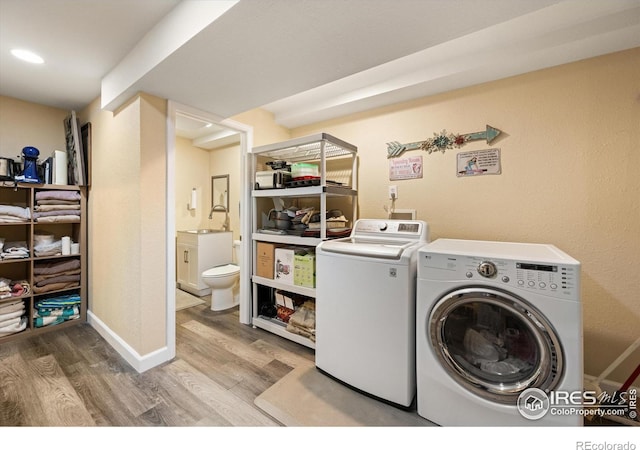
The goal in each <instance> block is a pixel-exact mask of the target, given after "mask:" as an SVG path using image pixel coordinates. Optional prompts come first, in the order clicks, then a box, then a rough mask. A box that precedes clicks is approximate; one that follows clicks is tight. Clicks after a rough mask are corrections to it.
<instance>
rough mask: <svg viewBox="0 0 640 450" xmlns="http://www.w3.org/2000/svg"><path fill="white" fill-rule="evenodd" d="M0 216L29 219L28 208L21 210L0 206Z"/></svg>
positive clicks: (10, 206) (18, 207)
mask: <svg viewBox="0 0 640 450" xmlns="http://www.w3.org/2000/svg"><path fill="white" fill-rule="evenodd" d="M0 214H2V215H3V216H12V217H17V218H19V219H22V220H29V219H31V212H30V210H29V208H22V207H20V206H12V205H0Z"/></svg>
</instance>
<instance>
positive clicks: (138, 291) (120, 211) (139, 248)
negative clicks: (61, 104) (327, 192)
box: [82, 96, 167, 356]
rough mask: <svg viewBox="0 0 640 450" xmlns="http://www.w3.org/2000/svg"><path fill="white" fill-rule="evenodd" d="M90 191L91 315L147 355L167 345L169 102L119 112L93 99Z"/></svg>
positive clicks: (149, 100) (87, 115) (140, 101)
mask: <svg viewBox="0 0 640 450" xmlns="http://www.w3.org/2000/svg"><path fill="white" fill-rule="evenodd" d="M82 118H83V121H89V122H91V123H92V132H93V140H92V155H91V156H92V184H91V189H90V191H89V208H88V212H89V248H90V252H89V256H90V258H89V299H90V309H91V311H92V313H93V314H94V315H95V316H96V317H97V318H98V319H100V320H101V321H102V322H103V323H104V324H105V325H106V326H108V327H109V328H110V329H111V330H112V331H113V332H114V333H115V334H117V335H118V336H119V337H120V338H121V339H123V340H124V341H125V342H126V343H127V344H128V345H129V346H131V347H132V348H133V349H134V350H135V351H136V352H137V353H138V354H140V355H142V356H144V355H146V354H148V353H150V352H153V351H155V350H158V349H159V348H162V347H164V345H165V344H166V336H165V334H166V333H165V329H166V293H165V286H166V258H167V255H166V244H165V243H166V238H165V234H166V231H165V227H166V206H165V203H166V189H165V185H166V181H165V180H166V143H165V141H166V137H165V135H166V133H165V128H166V125H165V123H166V122H165V121H166V102H165V101H164V100H159V99H156V98H153V97H150V96H142V97H136V98H135V99H133V100H132V101H131V102H130V103H128V104H127V105H125V106H124V107H123V108H121V109H120V110H119V111H118V112H117V113H115V114H112V113H111V112H108V111H101V110H100V101H99V99H98V100H95V101H94V102H92V103H91V105H90V106H89V107H88V108H87V109H86V110H85V111H83V113H82Z"/></svg>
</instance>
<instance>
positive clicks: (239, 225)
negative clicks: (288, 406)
mask: <svg viewBox="0 0 640 450" xmlns="http://www.w3.org/2000/svg"><path fill="white" fill-rule="evenodd" d="M252 145H253V128H252V127H251V126H248V125H245V124H242V123H240V122H236V121H233V120H230V119H223V118H221V117H219V116H217V115H215V114H213V113H209V112H206V111H202V110H198V109H195V108H192V107H189V106H186V105H182V104H179V103H176V102H173V101H169V103H168V110H167V204H166V208H167V242H166V246H167V286H166V292H167V305H166V306H167V333H166V334H167V348H168V350H169V351H170V353H171V357H172V358H173V357H175V338H176V288H177V277H176V275H177V271H178V267H177V258H176V249H177V246H176V236H177V234H178V231H183V230H194V231H198V230H201V231H214V232H215V231H218V230H222V229H225V231H231V232H232V234H233V240H239V241H240V242H241V244H240V246H239V248H236V252H237V255H236V256H237V258H238V260H239V262H240V277H239V289H238V291H239V292H238V297H239V308H240V314H239V316H240V322H241V323H245V324H250V323H251V299H250V276H249V275H250V270H249V267H250V259H249V258H250V257H251V253H250V249H249V246H248V245H246V244H245V243H246V242H251V240H250V239H249V234H247V233H250V231H251V225H250V220H249V218H250V214H251V211H250V206H249V202H246V201H244V199H245V198H246V195H247V192H248V190H247V189H248V188H247V187H248V186H249V184H248V179H249V178H248V175H247V170H248V168H247V164H246V160H247V154H248V153H249V151H250V149H251V147H252ZM222 176H226V177H227V178H226V179H227V180H228V188H227V189H226V192H217V191H216V190H215V189H219V184H220V183H219V181H218V184H216V185H215V186H214V184H213V183H214V180H219V179H220V177H222ZM214 197H215V198H214ZM218 197H219V198H222V199H224V202H225V204H226V208H225V209H224V211H223V210H222V208H220V205H217V204H216V203H215V202H216V201H217V200H219V199H218ZM243 236H244V237H245V238H244V239H243ZM196 273H197V272H196Z"/></svg>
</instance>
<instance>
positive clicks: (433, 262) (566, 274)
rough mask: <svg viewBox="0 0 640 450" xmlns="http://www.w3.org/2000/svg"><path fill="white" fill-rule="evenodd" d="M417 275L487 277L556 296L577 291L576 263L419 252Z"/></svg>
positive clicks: (472, 278) (511, 285) (506, 284)
mask: <svg viewBox="0 0 640 450" xmlns="http://www.w3.org/2000/svg"><path fill="white" fill-rule="evenodd" d="M420 256H421V259H420V263H419V267H418V275H419V277H423V278H436V277H437V278H438V279H442V280H462V279H466V280H468V281H469V282H473V281H477V282H480V281H490V282H492V283H494V284H495V285H504V286H505V287H510V288H517V289H524V290H533V291H537V292H539V293H541V294H545V295H551V296H555V297H558V298H570V297H571V298H576V297H577V296H578V295H579V292H578V286H579V277H580V273H579V272H580V270H579V266H577V265H571V264H544V263H537V262H531V261H518V260H509V259H498V258H486V257H479V256H478V257H476V256H460V255H447V254H441V253H434V254H430V253H422V254H421V255H420Z"/></svg>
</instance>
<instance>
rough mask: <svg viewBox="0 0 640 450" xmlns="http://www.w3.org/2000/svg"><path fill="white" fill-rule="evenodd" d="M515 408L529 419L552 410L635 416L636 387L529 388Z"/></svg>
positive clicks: (561, 413)
mask: <svg viewBox="0 0 640 450" xmlns="http://www.w3.org/2000/svg"><path fill="white" fill-rule="evenodd" d="M516 406H517V409H518V412H519V413H520V415H521V416H522V417H524V418H525V419H529V420H538V419H541V418H543V417H544V416H546V415H547V414H551V415H554V416H570V415H579V416H618V417H621V416H626V417H628V418H630V419H632V420H634V419H636V418H637V415H638V413H637V391H636V389H635V388H632V389H630V390H629V391H628V392H615V393H614V394H613V395H610V394H608V393H606V392H600V393H597V392H595V391H584V392H583V391H550V392H548V393H547V392H545V391H543V390H541V389H538V388H529V389H526V390H524V391H522V393H521V394H520V396H519V397H518V401H517V403H516Z"/></svg>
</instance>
